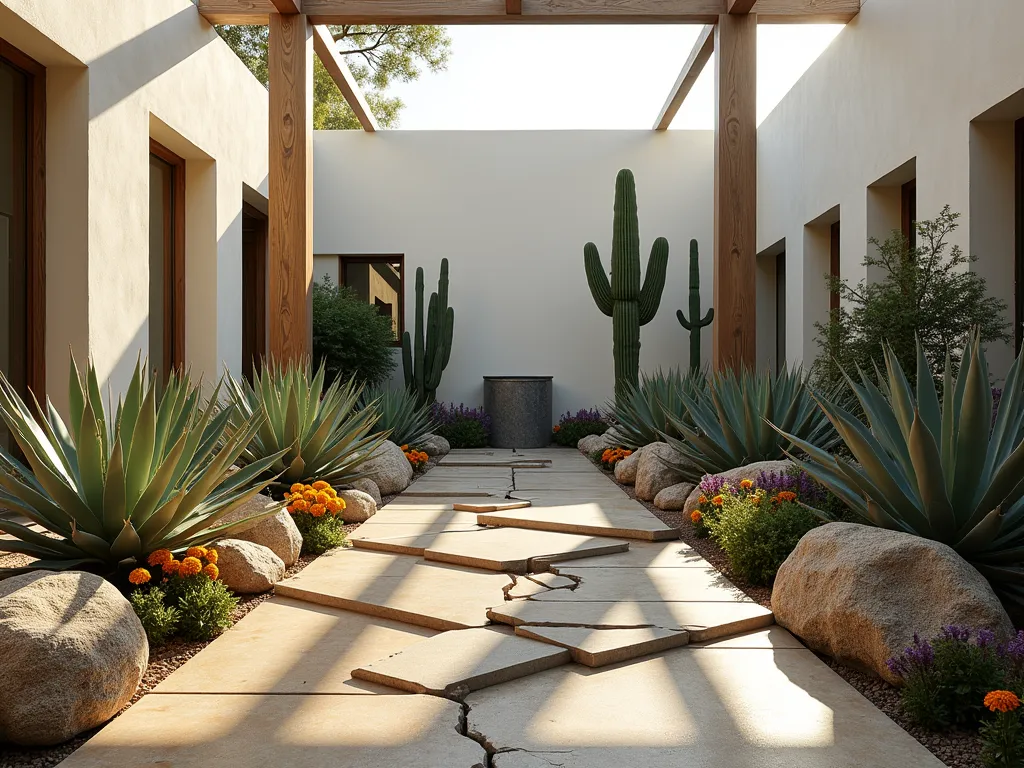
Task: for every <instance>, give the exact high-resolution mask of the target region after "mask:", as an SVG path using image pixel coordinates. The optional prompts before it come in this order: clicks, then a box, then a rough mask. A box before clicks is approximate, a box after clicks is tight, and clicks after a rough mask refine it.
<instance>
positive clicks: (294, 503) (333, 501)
mask: <svg viewBox="0 0 1024 768" xmlns="http://www.w3.org/2000/svg"><path fill="white" fill-rule="evenodd" d="M284 496H285V501H287V502H288V506H287V507H286V509H287V510H288V512H289V513H290V514H291V516H292V520H294V521H295V527H296V528H298V529H299V533H301V534H302V554H304V555H322V554H323V553H324V552H326V551H327V550H329V549H335V548H336V547H340V546H342V545H343V544H344V543H345V527H344V526H345V521H344V519H343V518H342V513H343V512H344V511H345V500H344V499H342V498H339V497H338V492H337V491H336V490H334V488H332V487H331V484H330V483H327V482H325V481H323V480H317V481H316V482H315V483H313V484H311V485H305V484H303V483H295V484H294V485H292V487H291V488H289V489H288V493H286V494H285V495H284Z"/></svg>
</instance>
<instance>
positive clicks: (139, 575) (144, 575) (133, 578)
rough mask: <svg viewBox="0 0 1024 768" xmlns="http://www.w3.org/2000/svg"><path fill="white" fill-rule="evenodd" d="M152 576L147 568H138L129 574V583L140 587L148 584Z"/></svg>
mask: <svg viewBox="0 0 1024 768" xmlns="http://www.w3.org/2000/svg"><path fill="white" fill-rule="evenodd" d="M151 578H153V577H152V576H150V575H149V571H147V570H146V569H145V568H136V569H135V570H134V571H132V572H131V573H129V574H128V581H130V582H131V583H132V584H135V585H139V584H145V583H146V582H148V581H149V580H150V579H151Z"/></svg>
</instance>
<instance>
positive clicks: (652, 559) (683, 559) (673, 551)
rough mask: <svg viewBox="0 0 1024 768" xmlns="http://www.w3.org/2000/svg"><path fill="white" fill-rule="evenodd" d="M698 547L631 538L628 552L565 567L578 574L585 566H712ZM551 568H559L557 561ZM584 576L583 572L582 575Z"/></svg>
mask: <svg viewBox="0 0 1024 768" xmlns="http://www.w3.org/2000/svg"><path fill="white" fill-rule="evenodd" d="M709 567H710V563H708V561H707V560H705V559H704V558H703V557H701V556H700V554H699V553H698V552H697V550H695V549H693V548H692V547H691V546H690V545H689V544H685V543H683V542H682V541H671V542H646V541H631V542H630V544H629V549H628V550H627V551H626V552H618V553H616V554H614V555H602V556H601V557H591V558H588V559H586V560H579V561H577V562H574V563H572V564H570V565H568V566H566V567H565V570H571V571H572V572H573V573H576V572H578V571H580V570H582V569H584V568H586V569H589V568H709ZM552 568H553V569H554V570H555V571H558V570H559V563H558V561H553V563H552ZM581 575H582V574H581Z"/></svg>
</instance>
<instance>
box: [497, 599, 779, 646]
mask: <svg viewBox="0 0 1024 768" xmlns="http://www.w3.org/2000/svg"><path fill="white" fill-rule="evenodd" d="M542 594H547V593H542ZM487 615H488V616H489V617H490V618H491V619H492V620H493V621H497V622H500V623H502V624H510V625H512V626H517V627H518V626H520V625H529V626H550V627H592V628H596V629H635V628H642V627H660V628H661V629H672V630H680V629H685V630H686V631H687V632H689V633H690V642H691V643H696V642H700V641H702V640H711V639H714V638H719V637H725V636H728V635H733V634H736V633H738V632H749V631H752V630H756V629H762V628H764V627H767V626H770V625H771V624H774V623H775V616H774V614H772V612H771V611H770V610H768V609H767V608H764V607H763V606H760V605H758V604H757V603H755V602H753V601H747V602H736V603H721V602H707V603H705V602H697V601H690V602H678V603H638V602H630V601H622V602H617V603H595V602H581V603H579V602H556V601H542V600H535V599H533V598H531V599H529V600H511V601H508V602H504V603H501V604H498V603H496V604H495V605H494V606H493V607H491V608H490V610H488V612H487Z"/></svg>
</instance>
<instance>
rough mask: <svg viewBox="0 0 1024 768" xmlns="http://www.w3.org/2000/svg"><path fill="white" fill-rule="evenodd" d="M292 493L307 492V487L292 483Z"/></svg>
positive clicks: (290, 489)
mask: <svg viewBox="0 0 1024 768" xmlns="http://www.w3.org/2000/svg"><path fill="white" fill-rule="evenodd" d="M288 490H289V491H291V492H292V493H302V492H303V491H304V490H306V487H305V486H304V485H303V484H302V483H292V487H291V488H289V489H288Z"/></svg>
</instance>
